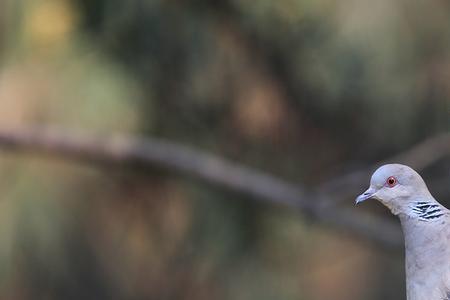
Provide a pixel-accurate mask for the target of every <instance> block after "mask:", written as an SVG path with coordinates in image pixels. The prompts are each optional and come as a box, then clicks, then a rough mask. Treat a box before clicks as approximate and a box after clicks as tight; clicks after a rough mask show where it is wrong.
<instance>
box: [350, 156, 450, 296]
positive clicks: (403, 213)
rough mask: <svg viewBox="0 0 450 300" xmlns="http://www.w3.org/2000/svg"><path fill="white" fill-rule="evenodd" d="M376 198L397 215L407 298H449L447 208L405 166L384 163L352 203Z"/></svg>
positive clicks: (449, 223) (449, 226)
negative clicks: (403, 246)
mask: <svg viewBox="0 0 450 300" xmlns="http://www.w3.org/2000/svg"><path fill="white" fill-rule="evenodd" d="M369 198H374V199H377V200H379V201H380V202H381V203H383V204H384V205H385V206H387V207H388V208H389V209H390V210H391V212H392V213H393V214H395V215H398V216H399V218H400V221H401V225H402V229H403V234H404V237H405V258H406V261H405V266H406V293H407V299H408V300H443V299H444V300H445V299H449V300H450V211H449V210H448V209H447V208H445V207H444V206H442V205H441V204H439V203H438V202H437V201H436V200H435V199H434V198H433V196H432V195H431V194H430V192H429V191H428V188H427V186H426V184H425V182H424V181H423V179H422V177H420V175H419V174H418V173H417V172H416V171H414V170H413V169H411V168H410V167H408V166H404V165H400V164H388V165H384V166H381V167H380V168H378V169H377V170H376V171H375V173H374V174H373V175H372V178H371V180H370V187H369V189H368V190H367V191H366V192H364V193H363V194H361V195H360V196H358V198H356V203H359V202H362V201H364V200H367V199H369Z"/></svg>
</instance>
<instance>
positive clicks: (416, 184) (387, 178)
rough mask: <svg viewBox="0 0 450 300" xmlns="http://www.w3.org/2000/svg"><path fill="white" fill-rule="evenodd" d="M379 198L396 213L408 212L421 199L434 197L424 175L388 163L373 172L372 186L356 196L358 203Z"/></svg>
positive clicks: (405, 167) (403, 166)
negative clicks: (424, 179)
mask: <svg viewBox="0 0 450 300" xmlns="http://www.w3.org/2000/svg"><path fill="white" fill-rule="evenodd" d="M371 198H372V199H377V200H379V201H380V202H381V203H383V204H384V205H385V206H387V207H388V208H389V209H390V210H391V212H392V213H393V214H395V215H398V214H401V213H405V214H408V213H409V211H410V209H411V205H412V203H414V202H417V201H419V200H420V199H433V197H432V196H431V194H430V192H429V191H428V188H427V186H426V184H425V182H424V181H423V179H422V177H420V175H419V174H418V173H417V172H416V171H414V170H413V169H411V168H410V167H408V166H405V165H400V164H388V165H384V166H381V167H379V168H378V169H377V170H376V171H375V173H373V175H372V178H371V180H370V187H369V188H368V189H367V191H365V192H364V193H363V194H361V195H359V196H358V197H357V198H356V203H357V204H358V203H360V202H362V201H364V200H367V199H371Z"/></svg>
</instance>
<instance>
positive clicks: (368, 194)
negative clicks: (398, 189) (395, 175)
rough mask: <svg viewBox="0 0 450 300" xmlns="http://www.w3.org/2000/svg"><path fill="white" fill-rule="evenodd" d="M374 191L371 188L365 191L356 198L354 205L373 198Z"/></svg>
mask: <svg viewBox="0 0 450 300" xmlns="http://www.w3.org/2000/svg"><path fill="white" fill-rule="evenodd" d="M375 193H376V190H375V189H374V188H372V187H370V188H368V189H367V191H365V192H364V193H362V194H361V195H359V196H358V197H356V201H355V202H356V204H358V203H361V202H363V201H365V200H367V199H370V198H373V196H374V195H375Z"/></svg>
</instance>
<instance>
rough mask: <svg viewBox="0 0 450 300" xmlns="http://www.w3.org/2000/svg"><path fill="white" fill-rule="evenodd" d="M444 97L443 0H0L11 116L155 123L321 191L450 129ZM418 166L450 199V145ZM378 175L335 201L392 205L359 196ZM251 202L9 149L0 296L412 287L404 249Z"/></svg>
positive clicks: (114, 128)
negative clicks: (361, 199)
mask: <svg viewBox="0 0 450 300" xmlns="http://www.w3.org/2000/svg"><path fill="white" fill-rule="evenodd" d="M449 101H450V4H449V3H448V2H447V1H440V0H438V1H433V2H424V1H416V0H413V1H411V0H408V1H406V0H395V1H387V0H380V1H368V0H362V1H354V0H341V1H332V0H278V1H268V0H258V1H250V0H216V1H207V0H191V1H179V0H159V1H158V0H130V1H119V0H2V1H0V128H3V129H4V128H9V129H11V130H14V129H15V128H24V127H26V128H35V127H36V128H37V127H40V126H48V125H51V126H57V127H58V128H69V129H76V130H79V131H81V132H85V133H87V134H96V135H102V136H109V135H112V134H118V133H120V134H122V135H129V136H142V137H149V138H155V137H156V138H161V139H164V140H168V141H171V142H174V143H177V144H181V145H185V146H189V147H192V148H193V149H198V150H202V151H206V152H208V153H213V154H215V155H217V156H220V157H223V158H226V159H228V160H230V161H233V162H236V163H238V164H240V165H242V166H246V167H251V168H255V169H257V170H260V171H262V172H265V173H268V174H271V175H273V176H275V177H277V178H281V179H282V180H285V181H286V182H290V183H293V184H296V185H297V186H298V187H299V188H302V189H305V190H307V191H313V190H315V189H317V187H320V186H321V185H323V184H326V183H327V182H329V181H330V180H332V179H336V178H340V177H341V176H343V174H347V173H348V172H352V171H354V170H360V169H364V170H365V168H369V167H370V166H373V165H376V164H377V162H379V161H382V160H385V159H387V158H389V157H391V156H393V155H396V154H399V153H402V152H404V151H407V150H408V149H410V148H411V147H412V146H413V145H416V144H417V143H420V142H422V141H424V140H427V139H429V138H431V137H433V136H435V135H436V134H441V133H446V132H447V131H448V129H449V125H450V122H449V112H450V110H449V108H450V106H449ZM429 155H431V156H432V155H433V153H432V152H431V153H429ZM422 174H423V175H424V177H425V179H426V181H427V182H430V188H431V191H432V193H433V194H435V195H436V196H437V198H438V199H439V200H440V201H441V202H442V203H443V204H445V205H447V206H448V205H449V204H450V186H449V182H450V160H449V159H447V158H445V157H444V158H442V159H439V160H438V161H434V162H433V163H432V164H430V165H427V166H426V167H425V168H424V169H423V170H422ZM369 175H370V173H369V172H367V173H365V175H364V176H363V178H361V180H362V182H364V184H361V185H360V184H358V185H357V187H353V188H348V189H347V190H346V192H345V193H343V194H342V195H343V196H342V197H341V198H340V200H339V203H338V205H337V206H333V207H331V208H330V211H329V214H331V215H332V214H333V210H335V209H338V208H341V207H345V208H347V209H349V210H351V211H352V213H354V214H357V215H358V214H362V215H367V216H375V217H377V218H379V219H381V220H385V221H386V222H396V220H395V218H393V217H392V216H390V214H389V212H388V211H387V210H386V209H384V208H383V207H381V205H380V204H378V203H375V201H373V202H371V203H369V202H367V203H364V205H363V206H360V207H357V208H354V207H353V201H354V198H355V196H356V195H357V194H358V193H360V192H362V191H363V190H365V188H366V187H367V184H368V181H369ZM258 200H259V199H258V198H257V197H249V196H246V195H243V194H241V193H239V192H236V191H233V190H232V189H226V188H223V187H218V186H215V185H212V184H210V183H208V182H207V181H204V180H198V179H195V178H194V177H192V176H189V174H184V175H181V176H180V175H179V174H178V173H176V172H175V173H174V172H171V170H170V168H161V167H158V168H156V167H155V168H146V169H145V170H142V169H140V168H139V167H136V166H128V167H126V166H124V167H113V168H110V167H108V166H105V165H102V166H97V165H90V164H86V163H80V162H77V161H67V160H65V159H61V158H59V159H53V158H52V157H51V156H50V157H46V158H42V157H39V156H37V155H33V153H32V151H31V153H29V154H17V153H15V152H14V151H11V152H2V153H1V154H0V298H1V299H19V300H20V299H161V300H166V299H167V300H169V299H186V300H187V299H196V300H202V299H205V300H206V299H208V300H209V299H217V300H222V299H223V300H225V299H227V300H228V299H233V300H241V299H242V300H244V299H246V300H251V299H258V300H263V299H278V300H281V299H286V300H289V299H296V300H298V299H305V300H306V299H313V300H314V299H369V300H370V299H405V296H404V295H405V287H404V270H403V268H404V266H403V251H402V248H401V247H396V248H389V247H383V245H379V244H377V243H372V242H368V240H366V239H364V236H363V235H358V236H356V235H355V234H354V233H353V231H352V230H350V229H349V230H348V231H346V230H339V231H337V230H335V229H333V228H331V227H332V226H331V227H330V226H328V225H326V224H322V222H321V221H320V220H317V219H314V218H309V217H307V216H306V215H305V214H302V213H301V212H299V211H297V210H294V209H290V208H289V207H285V206H283V205H276V204H274V205H272V204H270V203H264V202H261V201H258ZM302 200H304V201H308V199H302ZM396 225H397V226H398V224H396Z"/></svg>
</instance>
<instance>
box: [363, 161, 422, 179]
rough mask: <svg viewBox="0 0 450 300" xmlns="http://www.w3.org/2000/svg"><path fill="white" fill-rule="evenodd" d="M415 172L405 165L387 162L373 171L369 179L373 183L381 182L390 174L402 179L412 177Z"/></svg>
mask: <svg viewBox="0 0 450 300" xmlns="http://www.w3.org/2000/svg"><path fill="white" fill-rule="evenodd" d="M415 174H416V173H415V172H414V171H413V170H412V169H411V168H409V167H407V166H404V165H399V164H389V165H384V166H381V167H379V168H378V169H377V170H376V171H375V173H373V175H372V179H371V181H372V182H373V183H378V184H381V183H384V181H386V179H387V178H389V177H390V176H394V177H396V178H397V179H400V178H402V179H404V178H405V177H414V176H415Z"/></svg>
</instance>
